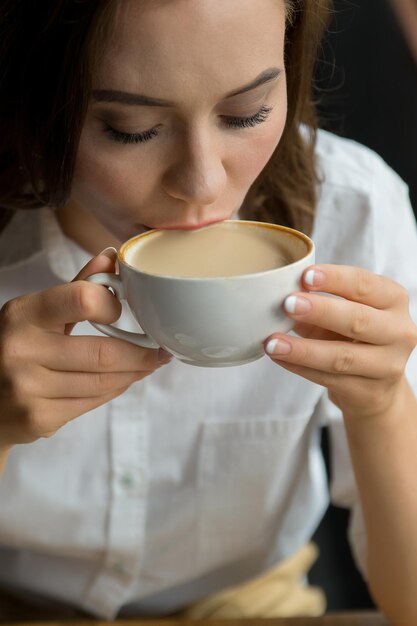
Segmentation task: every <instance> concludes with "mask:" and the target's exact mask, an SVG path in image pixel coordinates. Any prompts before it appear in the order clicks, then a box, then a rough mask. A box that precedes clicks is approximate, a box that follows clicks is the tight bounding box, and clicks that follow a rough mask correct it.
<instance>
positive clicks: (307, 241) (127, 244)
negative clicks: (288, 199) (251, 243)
mask: <svg viewBox="0 0 417 626" xmlns="http://www.w3.org/2000/svg"><path fill="white" fill-rule="evenodd" d="M215 224H239V225H243V226H256V227H258V228H269V229H271V230H279V231H281V232H286V233H288V234H289V235H292V236H295V237H297V238H298V239H301V240H302V241H303V242H304V243H305V244H306V245H307V252H306V253H305V254H304V255H303V256H302V257H301V258H299V259H297V260H296V261H293V262H292V263H287V264H286V265H283V266H281V267H274V268H272V269H270V270H264V271H263V272H251V273H250V274H235V275H233V276H172V275H170V274H152V273H151V272H145V271H143V270H140V269H138V268H137V267H134V266H133V265H130V263H128V262H127V261H126V259H125V256H126V253H127V251H128V250H129V248H131V247H132V246H133V245H134V244H135V242H136V241H137V240H138V239H145V238H146V237H149V236H152V235H153V234H155V233H156V232H163V229H160V228H153V229H152V230H147V231H146V232H144V233H140V234H139V235H134V236H133V237H131V238H130V239H127V241H125V242H124V243H123V244H122V245H121V246H120V248H119V250H118V252H117V259H118V261H119V263H121V264H122V265H124V266H125V267H127V268H129V269H131V270H133V271H134V272H137V273H138V274H142V275H144V276H149V277H152V278H158V279H167V280H181V281H184V280H185V281H198V282H200V281H213V280H214V281H220V280H222V281H224V280H232V279H245V278H253V277H254V276H266V275H268V274H272V273H276V272H282V271H285V269H286V268H288V267H297V264H300V263H302V262H303V261H304V260H305V259H306V258H307V257H308V256H309V255H311V254H312V253H313V252H314V251H315V245H314V242H313V240H312V239H310V237H309V236H308V235H305V234H304V233H302V232H300V231H298V230H295V229H294V228H290V227H289V226H282V225H281V224H273V223H269V222H257V221H255V220H222V221H220V222H214V224H211V226H214V225H215Z"/></svg>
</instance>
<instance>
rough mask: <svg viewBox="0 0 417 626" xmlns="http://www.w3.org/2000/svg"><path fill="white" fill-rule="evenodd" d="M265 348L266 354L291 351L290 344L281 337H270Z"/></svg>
mask: <svg viewBox="0 0 417 626" xmlns="http://www.w3.org/2000/svg"><path fill="white" fill-rule="evenodd" d="M265 349H266V351H267V353H268V354H289V353H290V352H291V344H290V343H288V341H284V340H283V339H270V340H269V341H268V343H267V344H266V348H265Z"/></svg>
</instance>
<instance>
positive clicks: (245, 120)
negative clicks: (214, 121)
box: [222, 105, 272, 128]
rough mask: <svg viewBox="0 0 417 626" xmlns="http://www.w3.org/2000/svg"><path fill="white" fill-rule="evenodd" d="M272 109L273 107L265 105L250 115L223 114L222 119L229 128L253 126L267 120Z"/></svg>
mask: <svg viewBox="0 0 417 626" xmlns="http://www.w3.org/2000/svg"><path fill="white" fill-rule="evenodd" d="M271 111H272V108H271V107H267V106H266V105H263V106H262V107H261V108H260V109H259V111H258V112H257V113H255V114H254V115H250V116H249V117H229V116H226V115H223V116H222V119H223V122H224V123H225V124H226V126H228V127H229V128H253V127H254V126H256V125H257V124H262V123H263V122H266V120H267V119H268V117H269V114H270V112H271Z"/></svg>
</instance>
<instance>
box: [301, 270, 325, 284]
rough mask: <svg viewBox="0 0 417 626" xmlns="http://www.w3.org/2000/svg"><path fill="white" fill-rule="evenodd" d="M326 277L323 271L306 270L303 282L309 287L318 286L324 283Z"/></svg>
mask: <svg viewBox="0 0 417 626" xmlns="http://www.w3.org/2000/svg"><path fill="white" fill-rule="evenodd" d="M325 279H326V277H325V275H324V274H323V272H320V270H308V272H306V273H305V274H304V282H305V284H306V285H310V287H319V286H320V285H323V284H324V281H325Z"/></svg>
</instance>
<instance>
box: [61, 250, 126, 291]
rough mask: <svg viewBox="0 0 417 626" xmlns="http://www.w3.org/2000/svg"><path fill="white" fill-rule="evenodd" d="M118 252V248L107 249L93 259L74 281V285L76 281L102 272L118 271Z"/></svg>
mask: <svg viewBox="0 0 417 626" xmlns="http://www.w3.org/2000/svg"><path fill="white" fill-rule="evenodd" d="M116 261H117V250H116V248H112V247H110V248H105V249H104V250H103V251H102V252H100V254H98V255H97V256H95V257H93V258H92V259H91V260H90V261H89V262H88V263H87V264H86V265H84V267H83V268H82V270H80V272H79V273H78V274H77V276H75V278H73V279H72V281H71V282H72V283H73V282H75V281H76V280H84V279H85V278H87V277H88V276H91V275H92V274H98V273H100V272H114V271H115V269H116Z"/></svg>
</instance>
